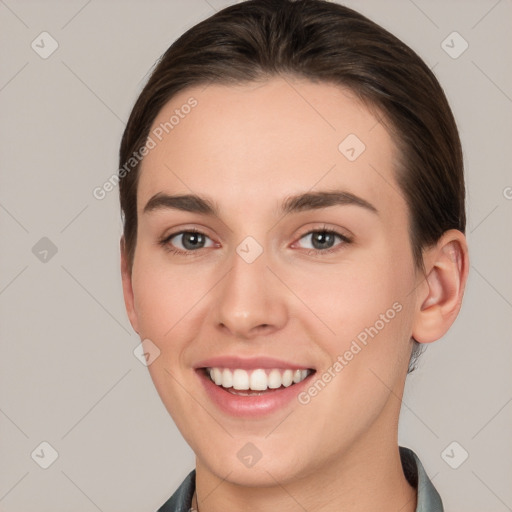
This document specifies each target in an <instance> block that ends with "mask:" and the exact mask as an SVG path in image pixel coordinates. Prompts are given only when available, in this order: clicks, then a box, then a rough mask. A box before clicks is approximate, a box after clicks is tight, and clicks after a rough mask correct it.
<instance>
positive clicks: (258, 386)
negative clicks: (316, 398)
mask: <svg viewBox="0 0 512 512" xmlns="http://www.w3.org/2000/svg"><path fill="white" fill-rule="evenodd" d="M202 371H203V372H204V374H205V375H206V377H208V378H209V379H210V380H211V381H212V382H213V383H214V384H216V385H217V386H219V387H220V388H223V389H224V390H225V391H227V392H229V393H231V394H233V395H240V396H259V395H263V394H266V393H269V392H272V391H278V390H280V389H284V388H288V387H290V386H293V385H295V384H298V383H300V382H302V381H303V380H304V379H306V378H307V377H309V375H311V374H313V373H315V370H313V369H299V368H298V369H295V370H292V369H280V368H257V369H254V370H245V369H242V368H220V367H207V368H202Z"/></svg>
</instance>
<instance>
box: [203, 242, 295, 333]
mask: <svg viewBox="0 0 512 512" xmlns="http://www.w3.org/2000/svg"><path fill="white" fill-rule="evenodd" d="M231 263H232V265H231V269H230V271H229V272H228V273H227V274H226V276H225V277H224V279H222V281H221V283H219V286H218V287H216V296H215V300H214V301H213V315H214V322H215V324H216V327H217V329H220V330H221V331H223V333H224V334H226V333H228V334H230V335H232V336H233V337H236V338H238V339H246V340H248V339H251V338H254V337H256V336H262V335H268V334H271V333H273V332H276V331H278V330H280V329H282V328H283V327H284V326H285V325H286V323H287V321H288V318H289V313H288V309H287V305H286V290H285V288H284V287H283V285H282V283H280V282H279V280H278V279H277V278H276V276H275V275H274V273H273V272H272V271H270V269H269V268H268V266H267V264H268V261H267V257H266V253H265V251H264V252H263V253H262V254H261V255H260V256H259V257H258V258H257V259H256V260H255V261H253V262H252V263H248V262H246V261H245V260H244V259H243V258H242V257H240V256H239V255H238V254H237V253H236V252H235V253H234V254H233V256H232V258H231Z"/></svg>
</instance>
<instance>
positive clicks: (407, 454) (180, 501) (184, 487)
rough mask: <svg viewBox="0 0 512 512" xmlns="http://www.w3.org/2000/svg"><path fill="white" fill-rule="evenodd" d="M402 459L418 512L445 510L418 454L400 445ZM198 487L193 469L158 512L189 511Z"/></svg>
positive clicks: (440, 511) (439, 511)
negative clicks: (416, 498)
mask: <svg viewBox="0 0 512 512" xmlns="http://www.w3.org/2000/svg"><path fill="white" fill-rule="evenodd" d="M400 459H401V461H402V467H403V470H404V475H405V477H406V478H407V481H408V482H409V483H410V484H411V485H412V486H413V487H414V488H416V489H417V493H418V504H417V506H416V512H443V511H444V509H443V502H442V501H441V497H440V496H439V494H438V493H437V491H436V489H435V487H434V486H433V485H432V482H431V481H430V479H429V477H428V476H427V473H426V472H425V470H424V469H423V465H422V464H421V462H420V459H418V457H417V455H416V454H415V453H414V452H413V451H412V450H410V449H409V448H403V447H402V446H401V447H400ZM195 488H196V470H195V469H194V470H192V471H191V472H190V473H189V474H188V476H187V477H186V478H185V480H183V482H182V484H181V485H180V486H179V487H178V489H177V490H176V492H175V493H174V494H173V495H172V496H171V497H170V498H169V500H168V501H166V502H165V503H164V504H163V505H162V506H161V507H160V508H159V509H158V511H157V512H189V511H190V509H191V508H192V496H193V494H194V491H195Z"/></svg>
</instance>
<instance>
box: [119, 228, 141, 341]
mask: <svg viewBox="0 0 512 512" xmlns="http://www.w3.org/2000/svg"><path fill="white" fill-rule="evenodd" d="M119 245H120V249H121V279H122V282H123V296H124V305H125V307H126V313H127V314H128V318H129V320H130V323H131V324H132V327H133V330H134V331H135V332H136V333H137V334H138V333H139V327H138V320H137V312H136V310H135V301H134V297H133V287H132V270H131V268H130V265H129V263H128V258H127V254H126V244H125V240H124V237H121V242H120V244H119Z"/></svg>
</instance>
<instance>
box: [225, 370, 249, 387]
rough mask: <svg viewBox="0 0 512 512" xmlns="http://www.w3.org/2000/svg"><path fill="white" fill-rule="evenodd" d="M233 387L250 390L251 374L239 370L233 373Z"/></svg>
mask: <svg viewBox="0 0 512 512" xmlns="http://www.w3.org/2000/svg"><path fill="white" fill-rule="evenodd" d="M224 371H229V370H224ZM233 387H234V388H235V389H249V374H248V373H247V372H246V371H245V370H238V369H237V370H235V371H234V372H233Z"/></svg>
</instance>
